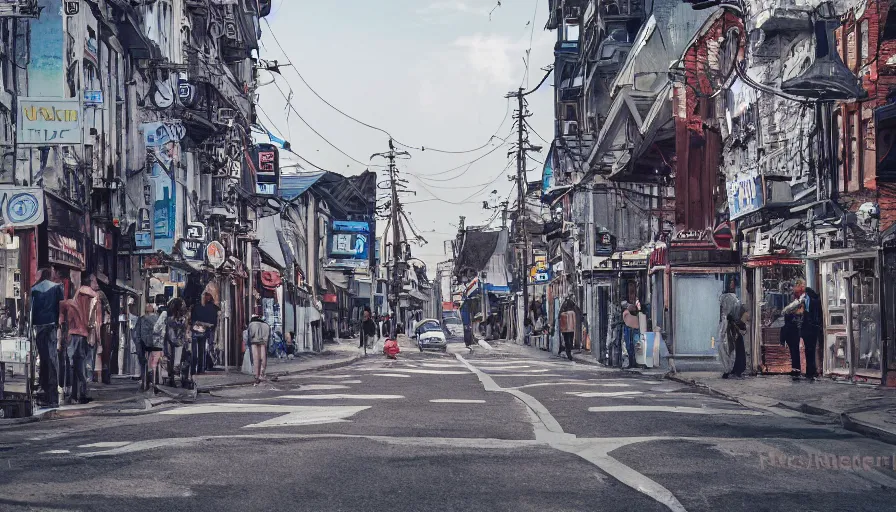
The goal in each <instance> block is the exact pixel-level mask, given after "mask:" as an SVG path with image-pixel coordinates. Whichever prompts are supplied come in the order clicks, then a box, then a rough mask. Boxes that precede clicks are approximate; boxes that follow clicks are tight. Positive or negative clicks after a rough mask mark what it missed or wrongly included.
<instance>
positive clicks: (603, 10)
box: [600, 0, 644, 21]
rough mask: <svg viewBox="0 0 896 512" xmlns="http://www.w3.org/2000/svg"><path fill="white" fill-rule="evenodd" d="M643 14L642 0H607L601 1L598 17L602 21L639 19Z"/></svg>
mask: <svg viewBox="0 0 896 512" xmlns="http://www.w3.org/2000/svg"><path fill="white" fill-rule="evenodd" d="M643 16H644V2H643V0H608V1H605V2H601V6H600V17H601V18H602V19H603V20H604V21H614V20H620V21H624V20H630V19H640V18H642V17H643Z"/></svg>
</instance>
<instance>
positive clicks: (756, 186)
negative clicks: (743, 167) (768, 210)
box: [725, 174, 765, 220]
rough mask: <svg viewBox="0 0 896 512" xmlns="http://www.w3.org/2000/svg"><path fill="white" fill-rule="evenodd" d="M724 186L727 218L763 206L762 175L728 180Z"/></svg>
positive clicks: (741, 215) (737, 216) (741, 214)
mask: <svg viewBox="0 0 896 512" xmlns="http://www.w3.org/2000/svg"><path fill="white" fill-rule="evenodd" d="M725 188H726V189H727V190H728V218H729V219H731V220H734V219H737V218H739V217H743V216H744V215H746V214H748V213H751V212H755V211H756V210H759V209H761V208H762V207H763V206H765V194H764V191H763V188H762V176H760V175H758V174H754V175H751V176H749V177H747V178H744V179H742V180H738V181H729V182H728V183H726V184H725Z"/></svg>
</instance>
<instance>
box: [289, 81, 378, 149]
mask: <svg viewBox="0 0 896 512" xmlns="http://www.w3.org/2000/svg"><path fill="white" fill-rule="evenodd" d="M273 84H274V86H276V87H277V90H278V91H280V95H281V96H283V99H284V100H286V105H287V107H289V109H290V110H292V112H293V113H294V114H295V115H296V117H298V118H299V120H300V121H302V123H304V124H305V126H307V127H308V129H309V130H311V131H312V132H314V134H315V135H317V136H318V137H320V138H321V139H322V140H323V141H324V142H326V143H327V144H329V145H330V147H332V148H333V149H335V150H336V151H338V152H339V153H341V154H342V155H344V156H345V157H346V158H348V159H349V160H351V161H352V162H355V163H357V164H359V165H362V166H365V167H367V166H370V165H371V164H370V163H369V162H362V161H360V160H358V159H357V158H355V157H353V156H351V155H349V154H348V153H346V152H345V151H343V150H342V149H341V148H339V146H337V145H336V144H333V143H332V142H330V140H329V139H328V138H326V137H324V136H323V135H322V134H321V133H320V132H319V131H317V130H315V129H314V127H313V126H311V124H310V123H309V122H308V121H306V120H305V118H304V117H302V114H300V113H299V111H298V109H296V107H295V106H294V105H293V104H292V99H290V98H289V97H288V96H287V95H286V93H285V92H284V91H283V88H281V87H280V84H278V83H277V81H276V80H274V82H273ZM376 167H383V166H382V165H376Z"/></svg>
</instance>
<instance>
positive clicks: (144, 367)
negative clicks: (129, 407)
mask: <svg viewBox="0 0 896 512" xmlns="http://www.w3.org/2000/svg"><path fill="white" fill-rule="evenodd" d="M155 310H156V308H155V307H153V305H152V304H150V303H147V304H146V307H145V309H144V312H143V315H141V316H140V317H139V318H138V319H137V322H136V324H135V325H134V339H135V345H136V347H137V357H138V358H139V360H140V391H146V390H148V389H152V388H153V386H155V384H156V381H157V378H158V365H159V360H160V359H161V358H162V352H163V351H164V349H165V337H164V335H161V334H162V332H164V331H161V332H160V333H159V334H156V329H155V327H156V323H157V322H158V321H159V315H158V314H157V313H156V312H155Z"/></svg>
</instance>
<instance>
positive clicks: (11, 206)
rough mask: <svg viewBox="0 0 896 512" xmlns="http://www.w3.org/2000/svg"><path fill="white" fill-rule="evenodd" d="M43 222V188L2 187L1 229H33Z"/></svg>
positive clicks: (0, 189) (0, 206) (0, 204)
mask: <svg viewBox="0 0 896 512" xmlns="http://www.w3.org/2000/svg"><path fill="white" fill-rule="evenodd" d="M43 221H44V191H43V189H42V188H40V187H18V186H15V185H0V228H2V229H8V228H26V227H33V226H37V225H39V224H41V223H42V222H43Z"/></svg>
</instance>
